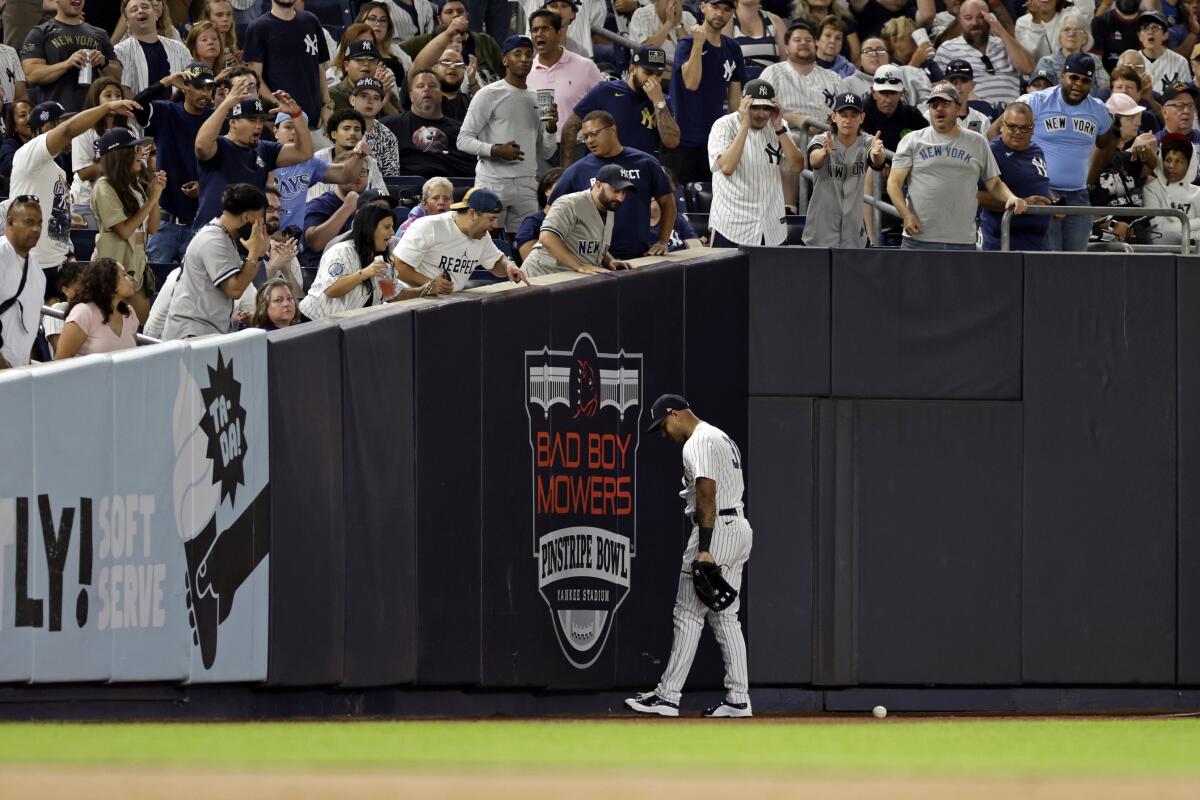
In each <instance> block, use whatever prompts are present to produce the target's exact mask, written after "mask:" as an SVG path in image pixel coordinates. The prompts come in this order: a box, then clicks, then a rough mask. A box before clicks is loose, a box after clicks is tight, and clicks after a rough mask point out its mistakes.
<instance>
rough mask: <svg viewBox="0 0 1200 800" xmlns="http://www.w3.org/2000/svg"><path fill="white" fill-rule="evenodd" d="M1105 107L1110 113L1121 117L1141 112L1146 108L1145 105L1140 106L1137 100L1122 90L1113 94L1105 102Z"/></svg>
mask: <svg viewBox="0 0 1200 800" xmlns="http://www.w3.org/2000/svg"><path fill="white" fill-rule="evenodd" d="M1104 106H1105V108H1107V109H1108V111H1109V113H1110V114H1116V115H1117V116H1119V117H1128V116H1132V115H1133V114H1141V113H1142V112H1143V111H1145V110H1146V107H1145V106H1139V105H1138V104H1137V101H1136V100H1134V99H1133V98H1132V97H1130V96H1129V95H1127V94H1121V93H1120V92H1118V93H1116V94H1113V95H1112V96H1110V97H1109V98H1108V100H1107V101H1105V103H1104Z"/></svg>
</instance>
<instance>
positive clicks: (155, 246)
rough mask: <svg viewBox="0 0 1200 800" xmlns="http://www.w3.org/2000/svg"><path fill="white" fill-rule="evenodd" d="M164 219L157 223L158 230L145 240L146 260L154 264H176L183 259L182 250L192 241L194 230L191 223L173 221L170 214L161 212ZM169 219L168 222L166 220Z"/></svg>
mask: <svg viewBox="0 0 1200 800" xmlns="http://www.w3.org/2000/svg"><path fill="white" fill-rule="evenodd" d="M163 217H165V219H164V220H163V221H162V222H160V223H159V225H158V231H157V232H156V233H153V234H151V235H150V238H149V239H148V240H146V260H147V261H150V262H153V263H155V264H178V263H179V262H181V261H183V254H184V251H186V250H187V246H188V243H189V242H190V241H192V235H193V234H194V233H195V231H193V230H192V226H191V225H182V224H180V223H178V222H175V218H174V217H172V216H171V215H170V214H167V213H165V212H164V213H163ZM167 219H170V220H171V221H170V222H167Z"/></svg>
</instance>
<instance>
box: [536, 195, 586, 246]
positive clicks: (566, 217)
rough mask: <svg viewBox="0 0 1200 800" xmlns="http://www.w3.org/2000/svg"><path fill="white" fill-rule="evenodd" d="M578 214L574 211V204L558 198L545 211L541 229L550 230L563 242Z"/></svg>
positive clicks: (573, 225)
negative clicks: (548, 209)
mask: <svg viewBox="0 0 1200 800" xmlns="http://www.w3.org/2000/svg"><path fill="white" fill-rule="evenodd" d="M578 216H579V215H578V214H576V213H575V204H574V203H572V202H570V201H568V200H565V199H562V198H560V199H559V200H557V201H555V203H554V205H552V206H550V211H548V212H547V213H546V219H545V220H543V221H542V230H544V231H550V232H551V233H553V234H555V235H557V236H558V238H560V239H562V240H563V241H564V242H565V241H566V240H567V234H568V233H570V232H571V229H572V228H574V227H575V220H576V219H578Z"/></svg>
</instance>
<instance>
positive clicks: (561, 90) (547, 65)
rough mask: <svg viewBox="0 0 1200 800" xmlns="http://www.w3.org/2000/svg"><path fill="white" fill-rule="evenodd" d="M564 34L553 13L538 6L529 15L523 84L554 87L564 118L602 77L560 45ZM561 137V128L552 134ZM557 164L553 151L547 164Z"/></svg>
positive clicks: (582, 58) (587, 61) (592, 64)
mask: <svg viewBox="0 0 1200 800" xmlns="http://www.w3.org/2000/svg"><path fill="white" fill-rule="evenodd" d="M566 34H567V31H566V28H565V27H564V26H563V24H562V17H560V16H559V15H558V14H557V13H556V12H554V11H550V10H549V9H547V8H539V9H538V10H537V11H534V12H533V13H532V14H530V15H529V37H530V38H531V39H532V40H533V49H534V53H535V56H534V59H533V69H532V70H530V72H529V77H528V78H527V79H526V85H527V86H528V87H529V88H530V89H534V90H537V89H553V90H554V102H555V103H556V104H557V105H558V113H559V114H560V115H562V116H563V117H564V118H565V117H567V116H570V114H571V109H573V108H575V104H576V103H578V102H579V100H580V99H581V98H582V97H583V96H584V95H585V94H587V92H588V90H589V89H591V88H592V87H593V86H595V85H596V84H597V83H600V81H602V80H604V75H603V74H602V73H601V72H600V70H599V69H598V68H597V67H596V63H595V62H594V61H592V60H591V59H590V58H587V57H585V56H580V55H576V54H575V53H572V52H571V51H570V50H567V49H566V48H565V47H563V40H564V39H565V38H566ZM561 136H562V128H561V127H560V128H559V129H558V133H557V134H555V138H556V140H560V139H559V138H558V137H561ZM560 141H561V140H560ZM557 163H558V155H557V153H556V154H555V155H554V157H552V158H551V160H550V161H549V164H557ZM549 164H544V165H542V166H543V167H545V166H548V165H549Z"/></svg>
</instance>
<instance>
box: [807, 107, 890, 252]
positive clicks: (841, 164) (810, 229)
mask: <svg viewBox="0 0 1200 800" xmlns="http://www.w3.org/2000/svg"><path fill="white" fill-rule="evenodd" d="M864 118H865V117H864V114H863V102H862V98H861V97H859V96H858V95H856V94H854V93H852V92H846V93H844V94H840V95H838V97H837V100H836V101H835V102H834V105H833V113H832V114H830V115H829V123H830V125H832V126H833V130H832V131H830V132H828V133H820V134H817V135H816V136H814V137H813V139H812V141H811V142H809V144H808V164H809V166H810V167H811V168H812V171H813V190H812V197H811V198H810V199H809V201H808V217H807V221H806V224H805V225H804V243H805V244H806V245H808V246H809V247H866V245H867V231H866V224H865V218H864V216H863V185H864V184H865V183H866V182H867V167H874V168H875V169H883V164H884V161H885V160H886V159H887V156H886V155H885V154H884V152H883V142H882V141H881V140H880V138H879V133H878V132H876V134H875V135H874V136H868V135H867V134H865V133H863V132H862V123H863V119H864Z"/></svg>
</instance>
